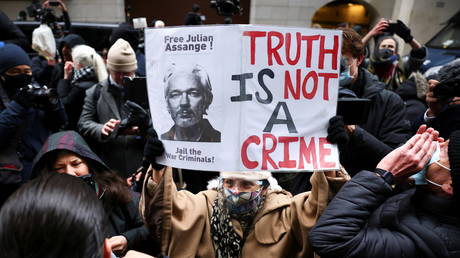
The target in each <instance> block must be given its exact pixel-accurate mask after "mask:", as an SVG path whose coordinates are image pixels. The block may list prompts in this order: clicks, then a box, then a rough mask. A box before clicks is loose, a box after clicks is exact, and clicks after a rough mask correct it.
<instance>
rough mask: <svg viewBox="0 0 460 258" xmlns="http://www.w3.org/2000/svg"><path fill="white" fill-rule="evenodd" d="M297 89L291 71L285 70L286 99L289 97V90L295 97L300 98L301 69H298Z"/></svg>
mask: <svg viewBox="0 0 460 258" xmlns="http://www.w3.org/2000/svg"><path fill="white" fill-rule="evenodd" d="M295 85H296V86H295V90H294V86H293V85H292V81H291V75H290V73H289V71H285V72H284V99H288V98H289V92H290V93H291V95H292V96H293V97H294V99H300V69H297V70H296V82H295Z"/></svg>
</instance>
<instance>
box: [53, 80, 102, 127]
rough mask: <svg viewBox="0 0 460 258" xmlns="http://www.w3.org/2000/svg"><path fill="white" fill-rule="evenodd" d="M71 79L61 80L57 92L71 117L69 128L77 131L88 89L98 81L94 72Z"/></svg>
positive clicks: (68, 115)
mask: <svg viewBox="0 0 460 258" xmlns="http://www.w3.org/2000/svg"><path fill="white" fill-rule="evenodd" d="M70 78H72V76H71V77H70ZM71 81H72V79H62V80H60V81H59V83H58V85H57V92H58V96H59V98H60V99H61V101H62V104H64V107H65V111H66V113H67V117H68V119H69V123H68V126H67V129H69V130H75V131H77V130H78V126H77V124H78V120H79V119H80V115H81V111H82V109H83V104H84V101H85V96H86V90H87V89H89V88H91V86H94V85H95V84H97V82H98V81H97V78H96V76H95V74H94V73H92V74H89V75H88V76H86V77H83V78H80V79H79V80H77V81H75V82H73V83H72V82H71Z"/></svg>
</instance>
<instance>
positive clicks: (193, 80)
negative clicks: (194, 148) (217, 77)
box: [161, 64, 221, 142]
mask: <svg viewBox="0 0 460 258" xmlns="http://www.w3.org/2000/svg"><path fill="white" fill-rule="evenodd" d="M164 83H165V100H166V105H167V109H168V112H169V114H170V115H171V118H172V120H173V121H174V126H172V127H171V129H169V131H167V132H165V133H163V134H162V135H161V139H162V140H174V141H190V142H220V135H221V134H220V132H219V131H217V130H215V129H214V128H213V127H212V125H211V124H210V123H209V121H208V119H206V118H203V116H204V115H207V110H208V108H209V106H210V105H211V103H212V99H213V95H212V87H211V82H210V80H209V76H208V74H207V73H206V71H205V70H204V69H203V67H201V66H200V65H197V64H194V65H189V66H177V65H174V64H173V65H171V67H170V68H169V69H168V70H167V72H166V75H165V78H164Z"/></svg>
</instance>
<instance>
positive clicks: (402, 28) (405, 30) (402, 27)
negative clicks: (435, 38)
mask: <svg viewBox="0 0 460 258" xmlns="http://www.w3.org/2000/svg"><path fill="white" fill-rule="evenodd" d="M395 33H396V35H398V36H399V37H400V38H402V39H403V40H404V42H406V43H410V42H411V41H412V39H414V37H412V35H411V31H410V29H409V27H407V26H406V24H404V22H402V21H401V20H398V24H397V26H396V27H395Z"/></svg>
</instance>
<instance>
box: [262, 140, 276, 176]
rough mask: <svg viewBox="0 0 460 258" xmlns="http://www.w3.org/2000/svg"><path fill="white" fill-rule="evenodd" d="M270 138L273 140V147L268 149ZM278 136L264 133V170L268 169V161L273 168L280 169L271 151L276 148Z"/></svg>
mask: <svg viewBox="0 0 460 258" xmlns="http://www.w3.org/2000/svg"><path fill="white" fill-rule="evenodd" d="M268 138H270V139H271V140H272V142H273V144H272V147H271V148H270V149H267V139H268ZM276 145H277V144H276V137H275V136H274V135H273V134H269V133H264V135H263V148H262V170H267V162H269V163H270V165H271V166H272V167H273V169H278V167H277V166H276V163H275V162H274V161H273V159H272V158H271V157H270V155H269V154H270V153H272V152H274V151H275V149H276Z"/></svg>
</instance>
